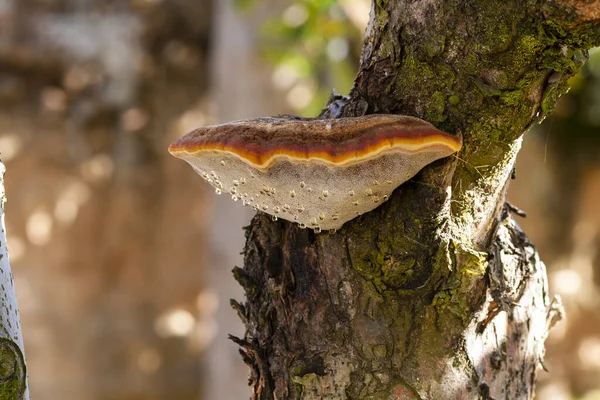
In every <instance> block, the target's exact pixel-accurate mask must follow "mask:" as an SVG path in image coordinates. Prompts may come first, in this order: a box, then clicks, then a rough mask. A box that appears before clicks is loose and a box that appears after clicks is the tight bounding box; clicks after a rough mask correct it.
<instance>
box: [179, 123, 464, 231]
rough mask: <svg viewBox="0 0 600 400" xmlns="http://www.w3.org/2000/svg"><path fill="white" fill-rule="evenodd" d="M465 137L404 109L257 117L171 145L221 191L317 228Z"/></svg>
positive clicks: (367, 205)
mask: <svg viewBox="0 0 600 400" xmlns="http://www.w3.org/2000/svg"><path fill="white" fill-rule="evenodd" d="M460 147H461V137H460V136H454V135H450V134H448V133H444V132H442V131H440V130H438V129H436V128H435V127H434V126H433V125H431V124H430V123H428V122H425V121H423V120H421V119H418V118H414V117H408V116H403V115H367V116H363V117H356V118H340V119H329V120H317V119H311V120H302V119H292V118H289V117H273V118H257V119H250V120H243V121H237V122H230V123H226V124H222V125H213V126H207V127H204V128H200V129H197V130H195V131H193V132H190V133H188V134H187V135H185V136H183V137H182V138H180V139H178V140H176V141H175V142H174V143H172V144H171V146H169V151H170V152H171V154H173V155H174V156H176V157H179V158H181V159H183V160H185V161H187V162H188V163H189V164H190V165H191V166H192V167H193V168H194V169H195V170H196V172H198V173H199V174H200V175H201V176H202V177H203V178H204V179H205V180H206V181H207V182H208V183H210V184H211V185H212V186H213V187H214V188H215V192H216V193H217V194H221V193H227V194H229V195H231V198H232V199H233V200H235V201H238V200H239V201H240V202H241V203H242V204H244V205H246V206H251V207H253V208H254V209H255V210H260V211H263V212H265V213H268V214H271V215H272V216H274V217H279V218H283V219H286V220H288V221H292V222H296V223H298V224H299V225H300V226H301V227H309V228H312V229H315V230H316V231H317V232H318V231H320V230H321V229H337V228H339V227H341V226H342V225H343V224H344V223H345V222H347V221H349V220H351V219H353V218H355V217H357V216H358V215H361V214H363V213H366V212H368V211H371V210H373V209H374V208H376V207H377V206H378V205H380V204H381V203H383V202H384V201H386V200H387V198H388V197H389V196H390V195H391V193H392V191H393V190H394V189H395V188H396V187H398V186H399V185H400V184H402V183H403V182H405V181H407V180H408V179H410V178H411V177H413V176H414V175H415V174H416V173H417V172H418V171H419V170H420V169H421V168H423V167H424V166H425V165H427V164H429V163H431V162H433V161H435V160H437V159H439V158H442V157H446V156H449V155H450V154H452V153H454V152H456V151H458V150H459V149H460Z"/></svg>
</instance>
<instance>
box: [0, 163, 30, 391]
mask: <svg viewBox="0 0 600 400" xmlns="http://www.w3.org/2000/svg"><path fill="white" fill-rule="evenodd" d="M5 170H6V168H5V166H4V164H2V162H0V224H1V226H0V228H1V229H0V400H9V399H10V400H13V399H14V400H21V399H22V400H28V399H29V390H28V387H27V373H26V368H25V352H24V346H23V335H22V333H21V324H20V322H19V308H18V306H17V296H16V294H15V286H14V283H13V275H12V271H11V269H10V263H9V258H8V249H7V247H6V228H5V226H4V203H5V201H6V196H5V191H4V172H5Z"/></svg>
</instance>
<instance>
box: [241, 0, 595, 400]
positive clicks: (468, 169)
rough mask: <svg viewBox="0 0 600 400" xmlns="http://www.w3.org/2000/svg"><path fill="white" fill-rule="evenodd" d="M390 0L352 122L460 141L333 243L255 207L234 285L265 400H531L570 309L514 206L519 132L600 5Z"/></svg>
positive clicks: (571, 59) (562, 86)
mask: <svg viewBox="0 0 600 400" xmlns="http://www.w3.org/2000/svg"><path fill="white" fill-rule="evenodd" d="M588 3H589V2H581V1H576V0H563V1H553V2H550V1H527V2H525V1H522V0H508V1H506V0H505V1H492V0H477V1H470V2H465V1H459V0H451V1H448V0H428V1H409V0H388V1H385V0H377V1H375V2H374V4H373V8H372V11H371V20H370V23H369V26H368V28H367V32H366V37H365V42H364V47H363V53H362V57H361V63H360V67H359V71H358V74H357V77H356V80H355V85H354V88H353V90H352V92H351V94H350V97H349V99H347V101H346V102H345V105H344V107H343V109H342V113H341V114H342V115H343V116H353V115H360V114H363V113H368V114H371V113H397V114H407V115H413V116H418V117H421V118H423V119H425V120H428V121H430V122H431V123H433V124H434V125H436V126H437V127H438V128H440V129H443V130H445V131H447V132H462V134H463V137H464V145H463V149H462V151H461V152H460V153H459V154H457V155H456V156H453V157H449V158H447V159H444V160H440V161H438V162H435V163H433V164H431V165H429V166H428V167H426V168H425V169H424V170H423V171H421V172H420V173H419V174H418V175H417V176H416V177H415V178H413V179H412V180H411V181H409V182H407V183H406V184H403V185H402V186H400V187H399V188H398V189H396V191H395V192H394V194H393V196H391V198H390V199H389V200H388V201H387V202H386V203H384V204H383V205H381V206H380V207H379V208H377V209H376V210H374V211H373V212H370V213H368V214H366V215H363V216H361V217H359V218H357V219H355V220H353V221H350V222H349V223H346V224H345V225H344V227H343V228H342V229H340V230H339V231H338V232H336V233H335V234H326V233H325V234H315V233H314V232H312V231H310V230H306V229H305V230H303V229H300V228H298V227H297V226H295V225H294V224H291V223H288V222H285V221H276V222H273V221H271V219H270V218H268V217H266V216H265V215H263V214H260V213H259V214H258V215H257V216H256V217H255V218H254V220H253V222H252V224H251V226H250V227H248V228H247V232H246V237H247V243H246V248H245V252H244V255H245V266H244V268H243V269H239V268H236V269H235V270H234V275H235V277H236V279H237V280H238V281H239V282H240V283H241V284H242V286H243V287H244V289H245V292H246V296H247V301H246V303H245V304H244V305H242V304H239V303H237V302H235V301H232V304H233V306H234V308H236V309H237V311H238V313H239V314H240V316H241V318H242V320H243V321H244V323H245V324H246V334H245V337H244V338H243V339H237V338H233V339H234V341H236V342H237V343H239V344H240V346H241V348H242V349H241V352H242V354H243V356H244V359H245V361H246V362H247V363H248V364H249V365H250V367H251V376H250V384H251V387H252V399H299V398H303V399H313V398H327V399H359V398H360V399H409V398H411V399H412V398H414V399H436V400H437V399H478V398H482V399H527V398H531V397H532V396H533V391H534V386H535V378H536V371H537V368H538V366H539V365H540V364H541V362H542V357H543V354H544V340H545V338H546V336H547V334H548V330H549V328H550V326H551V325H552V323H553V321H554V320H555V319H556V317H557V316H560V312H561V307H560V303H559V301H558V300H557V301H553V302H551V301H550V300H549V298H548V293H547V292H548V290H547V277H546V271H545V267H544V265H543V263H542V262H541V261H540V260H539V257H538V255H537V252H536V250H535V248H534V247H533V246H532V244H531V243H530V242H529V241H528V240H527V237H526V236H525V234H524V233H523V232H522V231H521V230H520V229H519V227H518V225H517V223H516V222H515V221H514V220H513V219H512V217H511V216H510V212H511V210H512V208H510V207H508V206H506V205H505V203H504V196H505V192H506V188H507V185H508V181H509V180H510V177H511V175H512V168H513V165H514V161H515V157H516V154H517V152H518V150H519V146H520V143H521V136H522V134H523V133H524V132H525V131H526V130H527V129H528V128H529V127H531V126H532V125H533V124H535V123H537V122H540V121H541V120H542V119H543V118H544V116H545V115H547V114H548V113H550V112H551V111H552V110H553V108H554V105H555V103H556V100H557V99H558V97H560V95H561V94H563V93H565V92H566V90H567V89H568V86H567V80H568V78H569V77H571V76H573V75H574V74H575V73H576V71H577V70H578V69H579V67H580V66H581V65H582V63H583V62H584V61H585V59H586V58H587V49H588V48H590V47H592V46H594V45H598V44H599V43H600V34H599V33H598V29H597V28H598V21H599V19H600V5H598V3H595V2H592V3H589V4H588Z"/></svg>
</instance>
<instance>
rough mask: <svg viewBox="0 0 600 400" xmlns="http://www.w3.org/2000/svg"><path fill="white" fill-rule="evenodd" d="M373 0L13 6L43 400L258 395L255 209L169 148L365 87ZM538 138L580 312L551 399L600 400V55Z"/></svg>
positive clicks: (12, 103) (546, 242)
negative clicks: (249, 311) (243, 341)
mask: <svg viewBox="0 0 600 400" xmlns="http://www.w3.org/2000/svg"><path fill="white" fill-rule="evenodd" d="M369 7H370V1H369V0H337V1H334V0H0V152H1V155H2V160H3V161H4V163H5V164H6V166H7V169H8V171H7V174H6V187H7V196H8V202H7V205H6V213H7V216H6V218H7V232H8V247H9V250H10V257H11V264H12V268H13V273H14V276H15V283H16V289H17V296H18V299H19V305H20V309H21V319H22V326H23V335H24V340H25V346H26V355H27V359H28V368H29V377H30V385H31V394H32V398H34V399H36V400H46V399H52V400H55V399H62V400H88V399H89V400H96V399H111V400H134V399H135V400H155V399H161V400H162V399H173V400H178V399H183V400H189V399H202V400H204V399H211V400H212V399H246V398H248V390H247V386H246V383H247V371H246V367H245V366H244V364H243V363H242V360H241V357H240V356H239V354H238V353H237V348H236V346H235V345H234V344H233V343H231V342H229V341H228V340H227V334H228V333H232V334H235V335H242V334H243V328H242V325H241V323H240V322H239V321H238V319H237V316H236V315H235V312H234V311H232V310H231V309H230V307H229V299H230V298H236V299H238V300H241V299H243V297H242V291H241V289H240V288H239V287H238V285H237V283H235V281H234V280H233V278H232V276H231V273H230V271H231V269H232V268H233V266H234V265H241V256H240V251H241V250H242V248H243V244H244V238H243V231H242V229H241V227H242V226H244V225H246V224H248V222H249V220H250V218H251V217H252V214H251V212H250V211H249V210H246V209H244V208H243V207H240V206H239V205H238V204H235V203H233V202H230V201H225V200H223V198H220V197H218V196H215V195H214V194H213V193H212V191H211V190H209V187H208V186H207V185H204V184H203V183H202V179H201V178H200V177H199V176H197V175H196V174H195V173H194V172H193V170H192V169H191V168H189V167H187V166H186V165H185V164H184V163H183V162H181V161H179V160H176V159H174V158H173V157H171V156H169V155H168V153H167V152H166V147H167V145H168V144H169V143H170V142H171V141H172V140H173V139H175V138H177V137H179V136H181V135H183V134H184V133H186V132H188V131H190V130H192V129H194V128H196V127H198V126H201V125H206V124H210V123H217V122H223V121H227V120H233V119H240V118H246V117H254V116H264V115H276V114H279V113H295V114H300V115H306V116H313V115H316V114H317V113H318V111H319V110H320V109H321V107H323V106H324V104H325V103H326V100H327V98H328V96H329V93H330V90H331V89H332V88H335V89H336V90H337V91H338V92H339V93H342V94H347V92H348V90H349V89H350V87H351V84H352V79H353V76H354V73H355V70H356V67H357V65H358V58H359V55H360V46H361V42H362V35H363V32H364V28H365V25H366V22H367V21H368V12H369ZM572 84H573V89H572V90H571V92H570V94H569V95H568V96H563V99H562V102H561V103H560V104H559V106H558V109H557V111H556V113H555V114H554V115H553V116H552V117H551V118H549V119H548V120H546V121H545V122H544V123H543V125H541V126H539V127H536V128H534V129H533V130H532V131H531V132H529V133H528V135H527V136H526V139H525V144H524V148H523V151H522V152H521V154H520V156H519V160H518V165H517V179H516V180H515V181H513V182H512V184H511V189H510V196H509V197H510V201H511V202H512V203H514V204H515V205H516V206H518V207H520V208H522V209H524V210H525V211H526V212H527V213H528V217H527V218H526V219H522V220H520V221H519V222H520V223H521V225H522V226H523V228H524V229H525V231H526V232H527V233H528V234H529V236H530V237H531V239H532V241H533V242H534V243H535V244H536V245H537V247H538V249H539V251H540V253H541V256H542V258H543V259H544V260H545V262H546V263H547V266H548V269H549V274H550V282H551V291H552V293H556V294H560V295H562V297H563V300H564V303H565V305H566V308H567V313H568V314H567V319H566V321H563V322H560V323H559V324H558V325H557V326H556V327H555V328H554V330H553V331H552V334H551V336H550V338H549V339H548V342H547V345H548V354H547V357H546V361H545V365H546V366H547V368H548V369H549V370H550V372H549V373H545V372H541V373H540V377H541V379H540V385H539V390H538V398H540V399H552V400H567V399H585V400H594V399H600V252H599V250H598V249H599V246H600V207H598V206H597V204H598V203H597V202H598V201H599V200H600V52H592V55H591V60H590V62H589V63H588V64H587V65H586V67H585V68H584V69H583V70H582V71H581V73H580V74H579V76H577V77H576V78H575V79H573V82H572Z"/></svg>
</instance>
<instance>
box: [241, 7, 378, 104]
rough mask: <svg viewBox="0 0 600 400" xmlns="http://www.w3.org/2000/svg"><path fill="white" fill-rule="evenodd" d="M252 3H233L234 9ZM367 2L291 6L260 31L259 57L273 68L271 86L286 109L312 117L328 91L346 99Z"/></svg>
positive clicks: (354, 68)
mask: <svg viewBox="0 0 600 400" xmlns="http://www.w3.org/2000/svg"><path fill="white" fill-rule="evenodd" d="M256 3H257V1H256V0H236V4H237V5H238V6H239V7H240V9H242V10H243V9H248V8H251V7H254V6H256V5H257V4H256ZM369 5H370V2H369V1H368V0H343V1H336V0H297V1H293V2H290V5H289V6H288V7H287V8H285V9H284V10H283V12H282V14H281V16H280V17H278V18H275V19H272V20H270V21H266V23H265V24H264V26H263V29H262V32H260V34H261V35H262V38H261V40H260V42H261V43H262V47H261V52H262V54H263V55H264V56H265V57H266V58H267V59H269V60H270V61H271V62H272V63H273V65H274V70H273V76H272V78H273V84H274V85H275V86H276V87H277V88H279V89H281V90H282V91H284V92H286V93H287V94H286V101H287V103H288V104H289V105H290V106H291V107H292V108H293V109H294V110H296V111H297V112H299V113H300V114H302V115H307V116H314V115H316V114H318V112H319V111H320V110H321V109H322V108H323V106H324V105H325V104H326V102H327V98H328V97H329V95H330V93H331V90H332V89H333V90H336V91H337V92H338V93H341V94H346V93H348V91H349V90H350V88H351V86H352V80H353V78H354V75H355V73H356V69H357V67H358V60H359V56H360V48H361V45H362V37H363V33H364V28H365V25H366V22H367V21H368V16H369Z"/></svg>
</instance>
